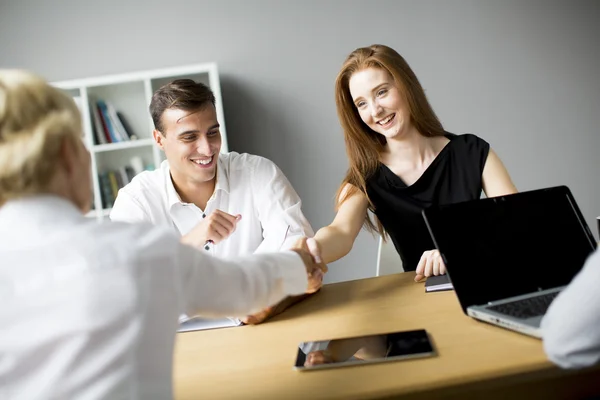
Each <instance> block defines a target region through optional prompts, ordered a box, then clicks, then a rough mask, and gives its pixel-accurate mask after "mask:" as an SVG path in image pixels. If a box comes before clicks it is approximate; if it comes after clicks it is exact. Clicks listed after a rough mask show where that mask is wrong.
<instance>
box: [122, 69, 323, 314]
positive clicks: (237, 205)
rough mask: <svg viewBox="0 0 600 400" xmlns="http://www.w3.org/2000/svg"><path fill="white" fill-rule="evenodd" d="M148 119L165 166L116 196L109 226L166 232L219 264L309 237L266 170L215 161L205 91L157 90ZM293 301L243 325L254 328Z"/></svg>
mask: <svg viewBox="0 0 600 400" xmlns="http://www.w3.org/2000/svg"><path fill="white" fill-rule="evenodd" d="M150 114H151V116H152V120H153V122H154V126H155V130H154V132H153V135H154V140H155V141H156V143H157V145H158V146H159V147H160V148H161V149H162V150H163V151H164V152H165V155H166V158H167V160H166V161H164V162H163V163H162V164H161V166H160V168H158V169H157V170H155V171H152V172H150V171H145V172H143V173H141V174H139V175H138V176H136V177H135V178H134V179H133V180H132V181H131V183H129V184H128V185H126V186H125V187H124V188H122V189H121V190H120V191H119V194H118V196H117V199H116V201H115V203H114V206H113V208H112V211H111V213H110V218H111V220H113V221H125V222H141V221H145V222H151V223H153V224H156V225H161V226H166V227H169V228H170V229H172V230H173V231H175V232H176V233H178V234H180V235H181V236H182V240H183V241H184V242H185V243H188V244H191V245H194V246H196V247H199V248H201V249H203V251H205V252H206V254H210V255H214V256H217V257H221V258H231V257H237V256H242V255H247V254H252V253H260V252H264V251H278V250H280V249H289V248H290V247H291V246H292V245H293V244H294V243H295V242H296V241H297V240H298V239H299V238H302V237H312V236H313V234H314V232H313V230H312V228H311V226H310V224H309V223H308V221H307V220H306V218H305V217H304V215H303V213H302V209H301V206H302V202H301V200H300V198H299V196H298V194H297V193H296V192H295V191H294V189H293V187H292V185H291V184H290V182H289V181H288V180H287V178H286V177H285V176H284V175H283V173H282V172H281V170H280V169H279V168H278V167H277V166H276V165H275V164H274V163H273V162H271V161H270V160H268V159H266V158H263V157H259V156H255V155H250V154H238V153H235V152H230V153H228V154H220V150H221V135H220V132H219V121H217V113H216V109H215V97H214V94H213V93H212V91H211V90H210V88H208V87H207V86H206V85H204V84H202V83H196V82H194V81H193V80H190V79H179V80H175V81H173V82H171V83H168V84H166V85H164V86H162V87H161V88H160V89H158V90H157V91H156V92H155V93H154V95H153V96H152V101H151V103H150ZM297 300H298V299H293V298H291V299H286V300H285V301H284V302H282V303H281V304H279V305H278V307H277V308H276V309H271V308H269V309H267V310H263V312H261V313H258V314H256V315H254V316H249V317H247V318H245V319H243V322H245V323H259V322H261V321H263V320H264V319H266V318H267V317H268V316H271V315H274V314H276V313H278V312H281V311H283V309H285V308H286V307H287V306H289V305H291V304H293V303H294V302H295V301H297Z"/></svg>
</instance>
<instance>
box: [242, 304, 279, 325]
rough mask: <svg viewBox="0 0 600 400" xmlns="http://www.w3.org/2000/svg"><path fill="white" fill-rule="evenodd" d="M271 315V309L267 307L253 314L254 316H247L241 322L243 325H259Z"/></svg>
mask: <svg viewBox="0 0 600 400" xmlns="http://www.w3.org/2000/svg"><path fill="white" fill-rule="evenodd" d="M272 313H273V307H267V308H265V309H264V310H262V311H260V312H258V313H256V314H254V315H248V316H247V317H246V318H242V319H241V321H242V323H243V324H245V325H256V324H260V323H261V322H263V321H264V320H266V319H267V318H269V317H270V316H271V314H272Z"/></svg>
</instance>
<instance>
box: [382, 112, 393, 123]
mask: <svg viewBox="0 0 600 400" xmlns="http://www.w3.org/2000/svg"><path fill="white" fill-rule="evenodd" d="M394 115H395V114H392V115H390V116H389V117H387V118H386V119H382V120H381V121H379V124H380V125H385V124H387V123H388V122H390V121H391V120H392V118H394Z"/></svg>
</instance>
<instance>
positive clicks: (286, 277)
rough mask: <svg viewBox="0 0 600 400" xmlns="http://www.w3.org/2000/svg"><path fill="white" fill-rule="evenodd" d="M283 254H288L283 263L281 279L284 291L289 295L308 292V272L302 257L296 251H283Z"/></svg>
mask: <svg viewBox="0 0 600 400" xmlns="http://www.w3.org/2000/svg"><path fill="white" fill-rule="evenodd" d="M281 255H285V256H286V259H287V260H286V261H285V263H284V264H282V267H283V268H281V269H280V271H281V280H282V288H283V292H284V293H285V294H287V295H289V296H297V295H300V294H304V293H306V289H307V287H308V274H307V273H306V267H305V266H304V261H302V257H300V255H299V254H298V253H296V252H295V251H291V250H290V251H282V252H281Z"/></svg>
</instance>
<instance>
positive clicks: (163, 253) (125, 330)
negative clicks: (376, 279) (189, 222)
mask: <svg viewBox="0 0 600 400" xmlns="http://www.w3.org/2000/svg"><path fill="white" fill-rule="evenodd" d="M243 264H244V266H243V267H242V266H241V265H240V264H238V263H236V262H234V261H226V260H221V259H218V258H214V257H209V256H207V255H205V254H204V253H202V252H201V251H199V250H197V249H194V248H192V247H189V246H185V245H182V244H180V243H179V239H178V237H177V236H176V235H174V234H173V233H172V232H170V231H168V230H166V229H160V228H156V227H152V226H150V225H148V224H123V223H118V222H115V223H112V224H97V223H96V222H95V221H93V220H91V219H88V218H85V217H84V216H82V215H81V213H80V212H79V211H78V210H77V209H76V208H75V207H74V206H73V205H72V204H71V203H70V202H67V201H65V200H63V199H60V198H58V197H53V196H40V197H32V198H29V199H23V200H18V201H11V202H8V203H7V204H5V205H4V206H2V207H0V301H1V303H2V305H1V306H0V327H1V328H0V399H3V400H4V399H23V400H36V399H86V400H94V399H111V400H112V399H144V400H145V399H161V400H164V399H169V398H171V397H172V384H171V376H172V358H173V346H174V338H175V331H176V329H177V326H178V315H179V314H180V313H181V312H185V313H186V314H189V315H195V314H204V315H206V316H210V317H222V316H226V315H237V316H241V315H247V314H249V313H253V312H256V311H259V310H261V309H264V308H265V307H266V306H268V305H272V304H275V303H277V302H278V301H280V300H281V299H282V298H284V297H285V296H288V295H298V294H301V293H304V291H305V290H306V285H307V277H306V269H305V267H304V265H303V263H302V261H301V259H300V257H299V256H298V255H297V254H295V253H292V252H281V253H278V254H261V255H255V256H250V257H247V258H246V259H244V263H243ZM246 267H250V268H246ZM198 362H202V360H198ZM232 362H235V360H233V361H232Z"/></svg>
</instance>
